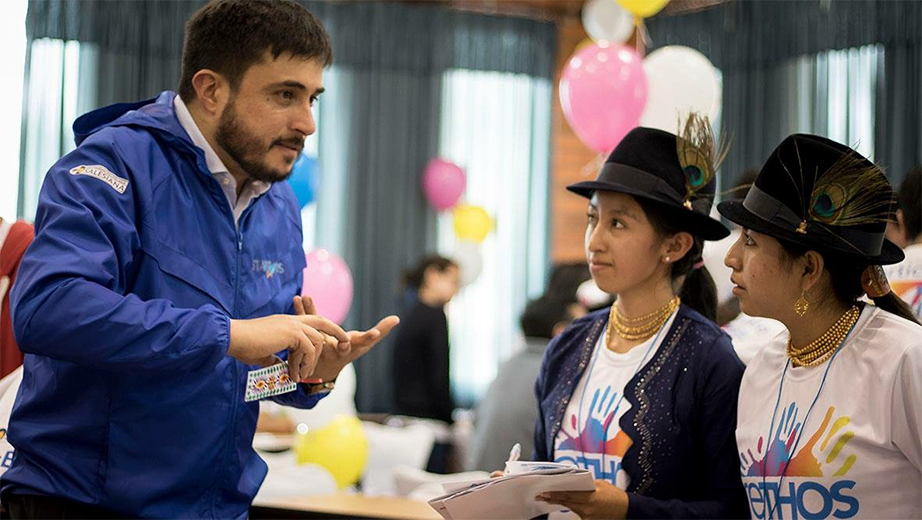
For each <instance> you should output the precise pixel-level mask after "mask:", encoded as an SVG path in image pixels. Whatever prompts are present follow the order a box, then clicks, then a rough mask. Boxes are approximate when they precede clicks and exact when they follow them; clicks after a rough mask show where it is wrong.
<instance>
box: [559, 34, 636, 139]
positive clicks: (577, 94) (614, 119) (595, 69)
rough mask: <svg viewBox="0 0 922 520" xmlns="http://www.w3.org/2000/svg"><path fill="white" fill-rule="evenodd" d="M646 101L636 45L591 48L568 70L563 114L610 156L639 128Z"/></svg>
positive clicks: (564, 78) (563, 88) (581, 134)
mask: <svg viewBox="0 0 922 520" xmlns="http://www.w3.org/2000/svg"><path fill="white" fill-rule="evenodd" d="M646 102H647V75H646V73H645V72H644V70H643V59H642V58H641V57H640V55H639V54H637V52H636V51H635V50H634V49H631V48H630V47H627V46H624V45H618V44H612V43H608V42H597V43H594V44H591V45H587V46H586V47H583V48H582V49H580V50H579V51H577V52H576V54H574V55H573V57H571V58H570V61H569V62H568V63H567V66H566V67H565V68H564V69H563V74H562V75H561V78H560V103H561V105H563V114H564V116H566V118H567V122H569V123H570V127H572V128H573V130H574V131H575V132H576V135H578V136H579V138H580V139H581V140H582V141H583V142H584V143H585V144H586V145H587V146H589V147H590V148H592V149H593V150H595V151H597V152H600V153H607V152H610V151H611V150H612V149H614V148H615V146H616V145H617V144H618V143H619V142H620V141H621V138H623V137H624V136H625V135H626V134H627V133H628V132H630V131H631V129H633V128H634V127H636V126H637V124H638V122H639V121H640V116H641V115H642V114H643V109H644V105H645V104H646Z"/></svg>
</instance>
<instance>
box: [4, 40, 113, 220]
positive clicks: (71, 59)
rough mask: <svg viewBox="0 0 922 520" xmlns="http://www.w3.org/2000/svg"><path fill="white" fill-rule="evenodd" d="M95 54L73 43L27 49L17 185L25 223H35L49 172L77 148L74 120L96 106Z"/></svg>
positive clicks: (38, 42) (48, 43) (47, 43)
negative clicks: (26, 78)
mask: <svg viewBox="0 0 922 520" xmlns="http://www.w3.org/2000/svg"><path fill="white" fill-rule="evenodd" d="M97 55H98V54H97V51H96V49H95V46H94V45H92V44H82V43H80V42H78V41H74V40H69V41H64V40H58V39H53V38H42V39H39V40H33V41H32V42H31V43H30V45H29V52H28V56H29V61H28V64H27V66H28V68H27V71H28V72H27V77H28V82H27V84H26V88H25V92H24V96H25V100H26V101H25V104H24V107H23V108H24V110H25V113H26V116H27V117H25V118H24V124H23V126H22V144H23V148H22V153H21V157H22V165H21V171H22V175H21V176H20V178H21V182H20V186H19V190H20V191H19V193H20V200H19V215H20V216H21V217H23V218H25V219H27V220H32V219H34V218H35V209H36V206H37V204H38V194H39V190H40V189H41V187H42V181H43V180H44V178H45V173H47V172H48V169H49V168H51V165H53V164H54V163H55V162H57V160H58V159H60V158H61V156H63V155H64V154H66V153H68V152H70V151H71V150H73V149H74V146H75V145H74V133H73V128H72V124H73V122H74V119H76V118H77V117H78V116H79V115H81V114H83V113H84V112H87V111H88V110H90V109H92V108H94V107H95V106H96V97H95V93H96V85H95V80H96V75H95V64H96V59H97Z"/></svg>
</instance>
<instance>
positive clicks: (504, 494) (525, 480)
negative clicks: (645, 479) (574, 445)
mask: <svg viewBox="0 0 922 520" xmlns="http://www.w3.org/2000/svg"><path fill="white" fill-rule="evenodd" d="M531 464H534V466H532V467H528V466H527V465H521V466H520V467H519V468H518V469H521V470H522V471H523V472H521V473H514V474H507V475H504V476H502V477H499V478H493V479H484V480H476V481H471V482H456V483H453V484H445V485H444V487H445V491H446V494H444V495H442V496H440V497H436V498H434V499H432V500H430V501H429V505H430V506H432V507H433V509H435V510H436V511H438V512H439V514H440V515H442V517H443V518H445V519H446V520H468V519H470V520H473V519H486V518H496V519H519V520H526V519H529V518H534V517H536V516H539V515H544V514H547V513H553V512H556V511H563V510H564V509H565V508H563V507H562V506H559V505H556V504H548V503H547V502H539V501H537V500H535V497H536V496H537V495H538V494H540V493H543V492H545V491H593V490H594V489H595V483H594V481H593V479H592V474H591V473H589V472H588V471H586V470H585V469H580V468H576V467H573V466H570V465H566V464H558V463H553V462H551V463H547V462H542V463H540V464H536V463H531Z"/></svg>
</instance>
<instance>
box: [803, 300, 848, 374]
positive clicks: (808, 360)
mask: <svg viewBox="0 0 922 520" xmlns="http://www.w3.org/2000/svg"><path fill="white" fill-rule="evenodd" d="M860 315H861V310H860V309H859V308H858V306H857V305H852V306H851V308H849V309H848V310H847V311H845V313H843V314H842V316H841V317H840V318H839V319H838V320H836V322H835V323H834V324H833V325H832V327H830V328H829V329H828V330H826V332H824V333H823V335H822V336H820V337H819V338H817V339H815V340H813V341H811V342H810V343H808V344H807V345H805V346H803V347H800V348H798V347H795V346H794V343H793V342H791V338H790V337H789V338H788V357H789V358H791V362H792V363H793V364H794V366H795V367H812V366H816V365H819V364H822V363H824V362H825V361H826V360H827V359H829V357H830V356H832V354H833V353H834V352H835V351H836V349H837V348H839V345H841V344H842V341H844V340H845V337H846V336H848V333H849V331H850V330H852V327H853V326H854V325H855V323H856V322H857V321H858V316H860Z"/></svg>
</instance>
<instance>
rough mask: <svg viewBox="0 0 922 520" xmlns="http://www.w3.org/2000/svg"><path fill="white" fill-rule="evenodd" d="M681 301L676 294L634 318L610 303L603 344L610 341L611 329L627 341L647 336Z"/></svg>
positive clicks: (664, 321)
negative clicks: (651, 310) (662, 304)
mask: <svg viewBox="0 0 922 520" xmlns="http://www.w3.org/2000/svg"><path fill="white" fill-rule="evenodd" d="M681 303H682V300H680V299H679V297H678V296H676V297H675V298H673V299H671V300H669V303H667V304H666V305H664V306H662V307H660V308H659V309H657V310H655V311H653V312H651V313H648V314H644V315H643V316H638V317H636V318H628V317H627V316H625V315H623V314H621V312H620V311H618V305H617V304H614V305H612V306H611V311H610V312H609V313H608V329H607V330H606V331H605V344H606V345H608V344H609V343H610V342H611V331H612V330H614V331H615V333H616V334H618V336H620V337H621V338H622V339H626V340H628V341H636V340H639V339H647V338H649V337H650V336H652V335H654V334H656V331H658V330H659V329H661V328H662V327H663V325H664V324H665V323H666V321H668V320H669V317H670V316H672V313H673V312H675V310H676V309H678V308H679V305H680V304H681Z"/></svg>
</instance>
